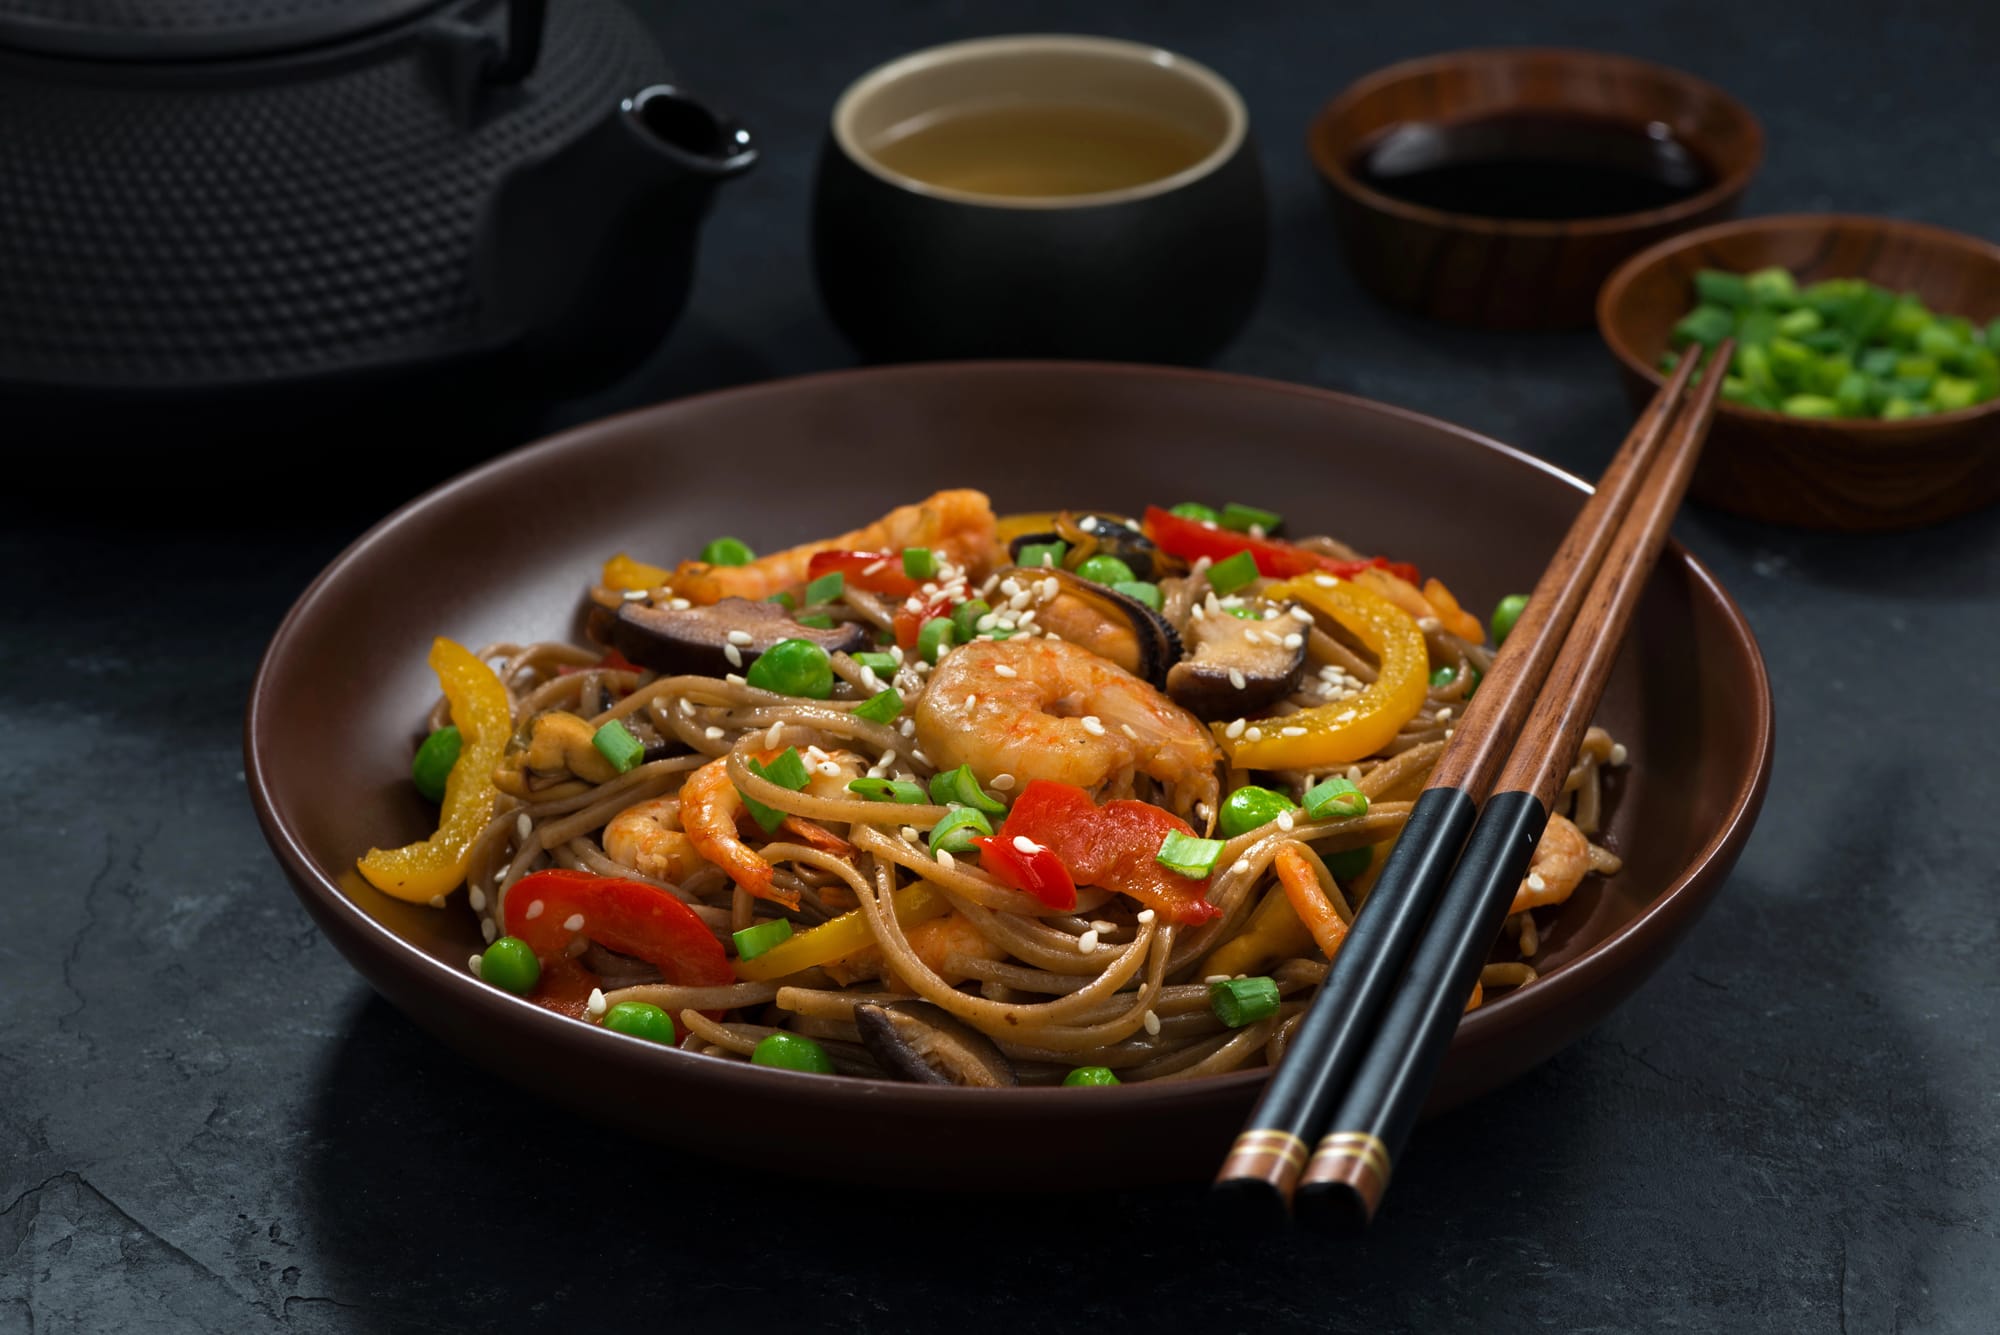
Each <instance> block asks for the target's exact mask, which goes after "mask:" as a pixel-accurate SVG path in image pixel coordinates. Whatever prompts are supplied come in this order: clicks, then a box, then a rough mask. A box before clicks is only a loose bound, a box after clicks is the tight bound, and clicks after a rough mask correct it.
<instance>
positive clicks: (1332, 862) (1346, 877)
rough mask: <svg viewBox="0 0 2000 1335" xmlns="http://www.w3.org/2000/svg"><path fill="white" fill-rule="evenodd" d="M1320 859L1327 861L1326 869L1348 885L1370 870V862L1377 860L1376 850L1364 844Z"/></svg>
mask: <svg viewBox="0 0 2000 1335" xmlns="http://www.w3.org/2000/svg"><path fill="white" fill-rule="evenodd" d="M1320 860H1321V861H1322V862H1324V863H1326V869H1327V870H1328V871H1330V872H1332V873H1333V879H1334V880H1336V881H1339V882H1340V883H1341V884H1342V885H1346V884H1347V883H1348V882H1349V881H1351V880H1353V879H1354V878H1355V877H1357V876H1359V875H1361V873H1362V872H1365V871H1367V870H1368V864H1369V863H1371V862H1373V861H1374V860H1375V850H1374V849H1372V848H1369V847H1368V846H1366V845H1365V844H1364V845H1363V846H1362V847H1360V848H1350V849H1346V850H1344V851H1343V852H1339V853H1328V854H1326V855H1325V856H1324V857H1322V858H1321V859H1320Z"/></svg>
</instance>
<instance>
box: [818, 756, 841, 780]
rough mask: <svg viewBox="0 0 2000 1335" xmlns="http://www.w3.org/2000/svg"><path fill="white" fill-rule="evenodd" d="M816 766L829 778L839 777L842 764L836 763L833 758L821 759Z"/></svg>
mask: <svg viewBox="0 0 2000 1335" xmlns="http://www.w3.org/2000/svg"><path fill="white" fill-rule="evenodd" d="M814 768H816V769H817V770H818V771H819V772H820V773H821V774H824V775H825V776H826V777H827V778H829V779H837V778H839V777H840V766H838V765H836V764H834V763H833V762H832V761H831V760H824V761H821V762H820V763H819V764H818V765H817V766H815V767H814Z"/></svg>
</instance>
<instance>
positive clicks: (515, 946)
mask: <svg viewBox="0 0 2000 1335" xmlns="http://www.w3.org/2000/svg"><path fill="white" fill-rule="evenodd" d="M479 976H480V977H481V978H484V979H485V980H486V981H487V982H489V983H491V984H493V986H495V987H498V988H502V989H504V990H506V991H508V992H512V993H513V994H514V995H515V996H517V997H524V996H526V995H528V993H530V992H532V991H534V990H535V984H536V983H539V982H541V981H542V962H541V961H540V960H538V959H536V958H535V950H534V947H532V946H530V945H529V944H528V943H527V942H526V941H523V940H522V939H521V938H520V937H518V936H503V937H501V938H500V939H499V940H498V941H495V942H494V943H493V944H492V945H490V946H488V947H486V953H485V954H483V955H481V956H480V957H479Z"/></svg>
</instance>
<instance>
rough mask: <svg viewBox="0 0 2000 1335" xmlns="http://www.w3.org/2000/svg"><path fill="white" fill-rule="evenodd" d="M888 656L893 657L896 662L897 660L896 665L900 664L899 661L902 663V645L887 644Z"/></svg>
mask: <svg viewBox="0 0 2000 1335" xmlns="http://www.w3.org/2000/svg"><path fill="white" fill-rule="evenodd" d="M889 657H891V658H893V659H895V660H896V662H897V664H898V665H901V663H902V661H903V646H902V645H900V644H892V645H890V646H889Z"/></svg>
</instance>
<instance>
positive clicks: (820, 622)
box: [792, 612, 833, 630]
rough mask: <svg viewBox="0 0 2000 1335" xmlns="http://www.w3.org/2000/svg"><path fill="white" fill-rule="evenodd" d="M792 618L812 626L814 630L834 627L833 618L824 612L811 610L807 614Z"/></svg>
mask: <svg viewBox="0 0 2000 1335" xmlns="http://www.w3.org/2000/svg"><path fill="white" fill-rule="evenodd" d="M792 619H793V620H794V621H796V622H798V623H799V624H800V625H801V626H810V627H812V628H813V629H814V630H832V629H833V618H832V617H830V616H828V615H827V614H826V613H824V612H810V613H808V614H806V615H805V616H802V617H793V618H792Z"/></svg>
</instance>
